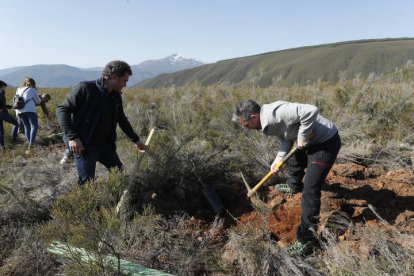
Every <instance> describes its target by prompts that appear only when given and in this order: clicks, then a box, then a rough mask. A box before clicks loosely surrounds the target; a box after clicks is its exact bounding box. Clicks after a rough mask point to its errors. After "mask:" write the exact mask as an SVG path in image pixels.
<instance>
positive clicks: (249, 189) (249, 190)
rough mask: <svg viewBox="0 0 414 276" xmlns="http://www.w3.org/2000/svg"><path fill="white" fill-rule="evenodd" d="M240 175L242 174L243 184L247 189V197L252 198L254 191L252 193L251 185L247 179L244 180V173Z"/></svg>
mask: <svg viewBox="0 0 414 276" xmlns="http://www.w3.org/2000/svg"><path fill="white" fill-rule="evenodd" d="M240 174H241V177H242V179H243V183H244V185H245V186H246V188H247V196H248V197H251V196H252V195H253V191H252V189H251V188H250V186H249V183H247V181H246V179H245V178H244V175H243V173H242V172H240Z"/></svg>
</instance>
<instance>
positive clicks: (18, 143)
mask: <svg viewBox="0 0 414 276" xmlns="http://www.w3.org/2000/svg"><path fill="white" fill-rule="evenodd" d="M12 144H13V145H22V144H24V141H22V140H16V141H12Z"/></svg>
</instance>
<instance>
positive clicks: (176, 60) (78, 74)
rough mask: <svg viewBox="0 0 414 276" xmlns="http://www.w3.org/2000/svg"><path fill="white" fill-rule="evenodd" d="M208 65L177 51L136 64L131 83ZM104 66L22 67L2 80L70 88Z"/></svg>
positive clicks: (1, 76) (98, 73) (2, 72)
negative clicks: (27, 81) (29, 81)
mask: <svg viewBox="0 0 414 276" xmlns="http://www.w3.org/2000/svg"><path fill="white" fill-rule="evenodd" d="M202 64H205V63H204V62H202V61H200V60H198V59H193V58H189V57H185V56H183V55H179V54H174V55H171V56H168V57H166V58H163V59H155V60H148V61H144V62H142V63H140V64H138V65H132V66H131V68H132V73H133V75H132V76H131V77H130V79H129V82H128V86H131V85H134V84H136V83H138V82H140V81H142V80H145V79H147V78H153V77H155V76H157V75H158V74H162V73H170V72H175V71H178V70H183V69H187V68H192V67H195V66H199V65H202ZM102 70H103V67H93V68H78V67H73V66H69V65H65V64H55V65H33V66H20V67H13V68H7V69H2V70H0V79H1V80H3V81H5V82H6V83H7V84H8V85H9V86H19V85H20V84H21V83H22V82H23V79H24V78H25V77H31V78H33V79H34V80H35V81H36V84H37V86H38V87H51V88H56V87H69V86H74V85H76V84H78V83H79V82H81V81H85V80H93V79H96V78H98V77H99V76H101V74H102Z"/></svg>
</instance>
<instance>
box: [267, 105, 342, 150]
mask: <svg viewBox="0 0 414 276" xmlns="http://www.w3.org/2000/svg"><path fill="white" fill-rule="evenodd" d="M260 123H261V124H262V131H263V133H264V134H265V135H272V136H277V137H279V139H280V145H279V152H278V153H277V156H282V157H283V156H285V155H286V154H287V153H288V152H289V150H290V149H291V148H292V146H293V143H294V142H295V141H296V140H297V138H299V139H301V140H303V141H309V144H308V147H309V146H312V145H316V144H319V143H323V142H325V141H327V140H329V139H330V138H332V137H333V136H334V135H335V134H336V133H337V132H338V129H337V128H336V126H335V125H334V124H333V123H332V122H331V121H329V120H328V119H326V118H324V117H323V116H321V115H319V114H318V108H317V107H316V106H313V105H309V104H299V103H289V102H284V101H277V102H274V103H271V104H265V105H263V106H262V107H261V110H260ZM311 134H313V137H312V139H310V138H309V136H310V135H311Z"/></svg>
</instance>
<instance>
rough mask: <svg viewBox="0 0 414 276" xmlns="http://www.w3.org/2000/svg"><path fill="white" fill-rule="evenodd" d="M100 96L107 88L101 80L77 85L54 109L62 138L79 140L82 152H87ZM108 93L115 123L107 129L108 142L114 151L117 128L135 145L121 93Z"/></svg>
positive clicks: (99, 103) (99, 108) (135, 136)
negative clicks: (110, 96) (108, 132)
mask: <svg viewBox="0 0 414 276" xmlns="http://www.w3.org/2000/svg"><path fill="white" fill-rule="evenodd" d="M103 93H108V92H107V88H106V87H104V86H103V79H102V78H99V79H97V80H96V81H85V82H81V83H80V84H78V85H77V86H75V87H74V88H73V89H72V91H71V92H70V93H69V95H68V96H67V98H66V100H65V101H64V102H63V103H62V104H61V105H58V107H57V109H56V116H57V118H58V121H59V124H60V126H61V128H62V129H63V131H64V133H65V135H66V136H67V137H68V138H69V140H74V139H76V138H79V139H80V140H81V141H82V144H83V147H84V148H85V149H87V146H88V144H89V142H90V139H91V137H92V133H93V131H94V129H95V126H96V123H97V122H98V120H99V116H100V112H101V97H102V95H103ZM111 93H114V94H113V100H114V103H115V120H114V123H113V125H112V127H111V132H110V135H109V142H110V143H111V146H112V147H113V148H114V149H116V144H115V142H116V126H117V124H119V126H120V127H121V129H122V131H123V132H124V133H125V134H126V135H127V137H128V138H129V140H131V141H132V142H134V143H136V142H138V140H139V137H138V135H137V134H136V133H135V132H134V130H133V129H132V127H131V124H130V123H129V121H128V119H127V117H126V116H125V113H124V109H123V106H122V98H121V92H118V91H112V92H111Z"/></svg>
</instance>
